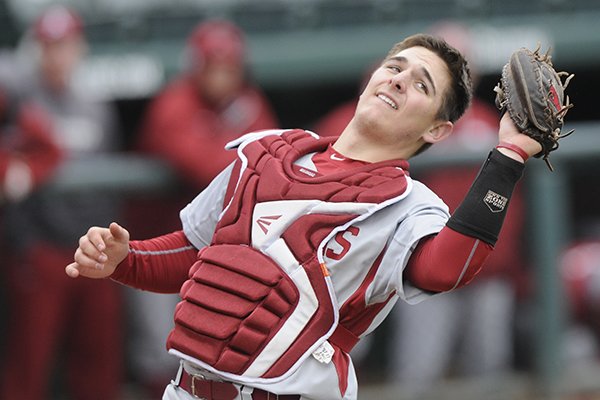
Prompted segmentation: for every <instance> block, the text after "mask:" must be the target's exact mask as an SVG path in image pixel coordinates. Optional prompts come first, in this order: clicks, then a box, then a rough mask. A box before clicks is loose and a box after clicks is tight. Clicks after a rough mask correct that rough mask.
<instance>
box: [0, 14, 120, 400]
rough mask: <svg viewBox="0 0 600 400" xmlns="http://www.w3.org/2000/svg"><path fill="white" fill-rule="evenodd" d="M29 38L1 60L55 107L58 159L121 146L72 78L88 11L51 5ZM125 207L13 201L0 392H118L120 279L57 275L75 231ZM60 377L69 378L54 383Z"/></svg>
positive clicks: (105, 395)
mask: <svg viewBox="0 0 600 400" xmlns="http://www.w3.org/2000/svg"><path fill="white" fill-rule="evenodd" d="M23 46H24V47H23V49H25V51H23V52H19V53H18V54H19V57H18V59H15V60H12V62H13V64H12V68H7V67H3V68H1V70H2V76H1V77H0V80H1V81H2V83H3V84H4V85H5V87H7V88H8V90H9V91H10V92H11V93H12V94H13V96H14V97H15V98H19V99H23V101H26V102H31V103H32V104H35V105H36V106H37V107H39V108H41V109H42V110H44V111H45V112H46V114H47V115H48V116H49V119H50V124H51V136H52V139H53V141H54V142H55V143H57V145H58V147H59V148H60V151H61V152H62V154H63V156H64V157H63V160H64V163H62V164H61V165H60V168H68V167H69V164H68V162H69V161H71V160H85V159H87V158H88V157H90V156H92V155H96V154H100V153H102V152H106V151H113V150H116V149H118V141H119V140H118V139H119V138H118V132H117V129H116V125H115V122H116V119H115V116H114V115H113V113H112V110H111V109H110V108H109V106H108V105H107V104H103V103H99V102H96V101H95V100H94V99H92V98H90V96H89V95H87V94H86V93H82V92H81V91H78V90H77V88H75V87H74V86H73V85H72V83H73V80H72V78H73V76H74V73H75V71H76V68H77V66H78V65H79V63H80V61H82V59H83V57H84V56H85V54H86V38H85V36H84V32H83V21H82V19H81V18H80V16H79V15H78V14H77V13H76V12H75V11H73V10H70V9H67V8H65V7H61V6H56V7H52V8H49V9H48V10H46V11H45V12H44V13H43V14H42V15H41V16H40V17H39V18H38V19H37V20H36V21H35V23H34V24H33V26H32V27H31V29H30V32H28V36H27V38H26V39H25V41H24V42H23ZM3 61H6V62H9V61H7V60H3ZM49 154H52V153H48V154H46V155H45V157H48V156H49ZM117 206H118V204H117V202H116V201H115V199H112V198H110V196H106V195H103V196H98V195H97V193H92V192H86V191H77V192H71V193H69V194H68V195H64V194H62V195H61V194H60V193H56V192H53V191H51V190H38V191H35V192H33V193H31V195H30V196H28V197H25V198H23V199H21V201H18V202H13V203H8V204H7V207H6V210H5V216H4V219H5V221H4V222H5V225H6V229H5V230H6V232H7V235H6V240H7V241H8V243H9V246H10V248H11V257H10V259H9V260H8V262H7V264H8V267H7V271H6V272H7V286H8V293H7V297H8V300H7V303H8V304H7V308H8V310H7V312H8V314H9V315H8V317H9V321H8V323H7V324H6V325H5V327H6V343H7V345H6V350H5V352H4V354H3V357H2V358H3V360H2V361H3V365H2V369H1V372H2V374H1V377H0V398H2V399H31V400H36V399H48V398H52V397H56V396H52V394H51V393H53V391H54V390H59V389H58V388H59V387H66V388H68V392H69V395H70V398H73V399H98V400H100V399H102V400H107V399H116V398H118V397H119V393H120V391H121V379H122V373H121V372H122V365H123V362H122V328H121V322H122V321H121V318H120V308H121V300H120V291H119V288H118V287H115V285H114V284H111V282H108V281H107V282H100V284H99V285H89V284H87V283H86V282H74V281H72V280H69V279H63V278H62V277H61V274H57V271H58V270H59V269H61V268H62V265H63V264H64V263H65V262H66V261H67V260H69V259H70V258H72V257H73V247H72V244H73V240H77V238H78V237H79V236H81V233H82V232H85V230H86V229H87V227H88V226H89V225H90V224H92V225H98V224H105V223H109V222H110V221H112V220H113V219H114V218H116V216H117V215H116V213H117ZM91 359H93V360H94V362H90V360H91ZM63 365H64V368H57V366H63ZM55 378H56V379H65V383H66V384H65V385H61V386H55V387H53V385H52V383H53V382H54V379H55Z"/></svg>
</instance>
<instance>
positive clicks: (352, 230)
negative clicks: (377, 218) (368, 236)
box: [325, 226, 360, 260]
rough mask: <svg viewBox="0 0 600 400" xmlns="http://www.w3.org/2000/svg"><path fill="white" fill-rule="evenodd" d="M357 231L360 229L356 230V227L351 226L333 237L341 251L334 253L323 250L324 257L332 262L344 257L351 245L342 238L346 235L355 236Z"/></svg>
mask: <svg viewBox="0 0 600 400" xmlns="http://www.w3.org/2000/svg"><path fill="white" fill-rule="evenodd" d="M359 231H360V229H358V228H357V227H355V226H351V227H349V228H348V229H346V230H345V231H343V232H338V233H337V234H336V235H335V238H334V239H335V241H336V242H337V244H339V245H340V246H341V247H342V251H340V252H339V253H336V252H335V251H334V250H333V249H331V248H327V250H325V256H326V257H328V258H331V259H332V260H341V259H342V257H344V256H345V255H346V253H348V250H350V246H351V243H350V242H349V241H348V240H347V239H346V238H345V237H344V235H345V234H346V233H348V234H350V235H352V236H357V235H358V232H359Z"/></svg>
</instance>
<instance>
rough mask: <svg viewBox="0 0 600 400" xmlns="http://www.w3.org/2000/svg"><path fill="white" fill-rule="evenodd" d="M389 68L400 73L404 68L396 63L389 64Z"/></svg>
mask: <svg viewBox="0 0 600 400" xmlns="http://www.w3.org/2000/svg"><path fill="white" fill-rule="evenodd" d="M388 69H389V70H390V71H392V72H394V73H396V74H399V73H400V72H402V68H400V67H399V66H397V65H394V64H390V65H388Z"/></svg>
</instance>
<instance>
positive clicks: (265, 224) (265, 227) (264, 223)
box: [256, 215, 281, 235]
mask: <svg viewBox="0 0 600 400" xmlns="http://www.w3.org/2000/svg"><path fill="white" fill-rule="evenodd" d="M279 218H281V215H267V216H264V217H259V218H258V219H257V220H256V223H257V224H258V226H259V228H260V229H261V230H262V231H263V233H264V234H265V235H266V234H267V232H268V231H269V226H270V225H271V224H272V223H273V221H276V220H278V219H279Z"/></svg>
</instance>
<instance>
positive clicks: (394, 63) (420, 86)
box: [356, 47, 452, 150]
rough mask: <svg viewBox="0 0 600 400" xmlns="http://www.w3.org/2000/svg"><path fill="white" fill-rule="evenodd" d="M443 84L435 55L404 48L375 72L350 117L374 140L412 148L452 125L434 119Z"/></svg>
mask: <svg viewBox="0 0 600 400" xmlns="http://www.w3.org/2000/svg"><path fill="white" fill-rule="evenodd" d="M449 85H450V75H449V72H448V69H447V67H446V64H445V63H444V61H443V60H442V59H441V58H440V57H438V56H437V55H436V54H435V53H433V52H432V51H430V50H428V49H426V48H424V47H411V48H408V49H404V50H402V51H400V52H399V53H398V54H395V55H394V56H392V57H390V58H388V59H386V60H385V61H384V62H383V63H382V65H381V66H380V67H379V68H378V69H377V70H375V72H374V73H373V75H372V76H371V79H370V81H369V83H368V84H367V86H366V87H365V90H364V91H363V93H362V95H361V96H360V99H359V103H358V106H357V112H356V118H358V121H360V124H361V126H363V128H365V129H368V130H370V133H371V135H372V136H375V137H377V138H378V139H379V140H380V141H384V142H385V141H387V142H389V144H390V145H394V146H398V147H407V146H409V147H410V148H411V149H414V150H416V149H418V148H419V147H420V146H421V145H422V144H423V143H424V142H434V141H437V140H438V139H439V137H438V136H440V135H446V136H447V134H449V133H450V132H449V131H451V129H452V124H451V123H450V122H449V121H443V120H440V119H438V118H437V114H438V111H439V109H440V107H441V105H442V99H443V96H444V94H445V92H446V90H447V89H448V87H449ZM440 126H442V128H443V129H441V130H440V129H438V127H440ZM448 128H449V131H448ZM444 138H445V136H444Z"/></svg>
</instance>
